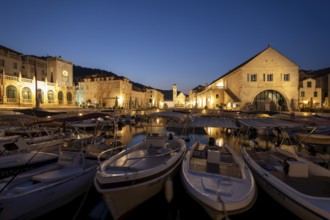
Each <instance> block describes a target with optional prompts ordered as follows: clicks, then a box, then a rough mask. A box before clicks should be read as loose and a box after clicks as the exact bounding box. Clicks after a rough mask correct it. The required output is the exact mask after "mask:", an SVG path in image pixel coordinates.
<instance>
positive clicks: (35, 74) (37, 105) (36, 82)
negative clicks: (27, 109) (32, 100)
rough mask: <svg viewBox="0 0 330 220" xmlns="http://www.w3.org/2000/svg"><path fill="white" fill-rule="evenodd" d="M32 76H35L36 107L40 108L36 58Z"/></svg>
mask: <svg viewBox="0 0 330 220" xmlns="http://www.w3.org/2000/svg"><path fill="white" fill-rule="evenodd" d="M34 78H35V84H36V85H35V87H36V109H39V108H40V103H39V95H38V79H37V58H36V62H35V68H34Z"/></svg>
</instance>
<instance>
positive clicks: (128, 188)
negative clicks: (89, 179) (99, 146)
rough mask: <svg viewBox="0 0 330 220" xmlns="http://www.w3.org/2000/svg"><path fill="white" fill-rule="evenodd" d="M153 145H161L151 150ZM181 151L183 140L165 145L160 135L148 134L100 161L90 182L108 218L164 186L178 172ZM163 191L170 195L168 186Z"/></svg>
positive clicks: (144, 199)
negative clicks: (98, 195)
mask: <svg viewBox="0 0 330 220" xmlns="http://www.w3.org/2000/svg"><path fill="white" fill-rule="evenodd" d="M150 143H152V144H150ZM159 143H162V144H161V145H159ZM149 144H150V145H149ZM157 146H162V148H159V149H158V150H156V151H154V150H153V149H152V148H154V147H157ZM150 147H151V148H150ZM173 148H174V149H173ZM150 150H151V152H153V153H151V152H150ZM185 152H186V145H185V143H184V141H183V140H179V139H175V140H172V141H170V142H169V143H168V142H167V143H166V144H165V142H164V140H163V141H162V139H161V138H158V137H156V138H155V139H153V138H152V137H150V138H149V139H148V140H147V141H142V142H140V143H138V144H136V145H134V146H132V147H129V148H128V149H127V151H122V152H120V153H119V154H116V155H115V156H113V157H110V158H109V159H108V160H105V161H104V162H102V164H101V166H100V169H99V170H98V172H97V173H96V176H95V179H94V185H95V187H96V189H97V191H98V192H100V193H101V194H102V195H103V198H104V201H105V202H106V204H107V206H108V209H109V211H110V213H111V215H112V217H113V218H114V219H119V218H121V217H122V216H125V214H127V213H129V212H130V211H131V210H133V209H134V208H136V207H137V206H139V205H140V204H141V203H143V202H145V201H146V200H148V199H149V198H151V197H153V196H154V195H156V194H157V193H159V192H160V191H161V190H162V189H163V188H164V187H165V181H172V179H173V177H174V175H175V174H176V173H177V172H178V169H179V166H180V164H181V161H182V159H183V156H184V153H185ZM166 185H167V186H171V184H166ZM167 188H168V187H167ZM167 190H168V193H169V194H170V193H171V189H167ZM168 198H169V199H170V198H171V196H170V195H169V196H168Z"/></svg>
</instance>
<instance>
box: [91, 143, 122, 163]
mask: <svg viewBox="0 0 330 220" xmlns="http://www.w3.org/2000/svg"><path fill="white" fill-rule="evenodd" d="M119 149H121V150H122V151H125V150H127V149H128V148H127V146H126V145H125V146H117V147H113V148H110V149H107V150H104V151H102V152H101V153H99V155H97V161H98V163H99V164H101V162H102V161H101V158H102V155H104V154H106V153H109V152H113V151H116V150H119Z"/></svg>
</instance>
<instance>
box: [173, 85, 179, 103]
mask: <svg viewBox="0 0 330 220" xmlns="http://www.w3.org/2000/svg"><path fill="white" fill-rule="evenodd" d="M177 94H178V87H177V86H176V84H173V104H174V105H175V104H177Z"/></svg>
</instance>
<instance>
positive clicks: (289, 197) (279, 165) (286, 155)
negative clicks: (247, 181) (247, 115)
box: [239, 119, 330, 219]
mask: <svg viewBox="0 0 330 220" xmlns="http://www.w3.org/2000/svg"><path fill="white" fill-rule="evenodd" d="M239 123H240V125H241V126H242V127H248V128H253V129H259V128H265V127H267V128H270V127H272V128H276V127H281V126H282V127H285V128H290V127H295V126H299V124H298V125H297V123H291V122H287V121H286V122H283V121H280V120H272V119H267V120H260V119H253V120H244V119H241V120H239ZM241 143H242V144H241V152H242V155H243V158H244V160H245V161H246V163H247V164H248V166H249V168H250V170H251V171H252V172H253V175H254V178H255V179H256V181H257V183H258V184H259V186H261V187H262V188H263V189H264V190H265V192H267V193H268V194H269V196H270V197H271V198H273V199H274V200H275V201H277V202H278V203H279V204H281V205H282V206H283V207H285V208H286V209H288V210H289V211H291V212H292V213H293V214H295V215H296V216H298V217H299V218H301V219H330V191H329V187H330V185H329V183H330V170H329V169H326V168H325V167H323V166H320V165H318V164H316V163H314V162H313V161H311V160H309V159H307V157H305V156H301V155H300V154H298V153H295V152H294V151H288V150H283V149H282V147H281V146H280V145H279V144H278V143H276V144H273V145H271V147H268V148H259V147H257V146H256V145H245V144H244V143H246V142H245V141H243V142H241Z"/></svg>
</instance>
